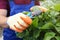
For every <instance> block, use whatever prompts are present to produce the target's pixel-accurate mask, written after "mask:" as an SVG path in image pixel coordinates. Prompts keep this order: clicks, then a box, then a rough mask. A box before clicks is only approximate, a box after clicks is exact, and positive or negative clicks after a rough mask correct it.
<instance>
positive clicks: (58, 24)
mask: <svg viewBox="0 0 60 40" xmlns="http://www.w3.org/2000/svg"><path fill="white" fill-rule="evenodd" d="M45 5H46V6H45V7H47V8H48V9H49V10H48V11H47V12H44V13H41V14H40V15H38V16H35V17H34V18H33V19H32V20H33V22H32V24H31V25H30V27H29V28H27V29H26V30H25V31H24V32H22V33H17V36H18V37H19V38H23V40H60V4H54V5H49V6H47V5H48V4H45Z"/></svg>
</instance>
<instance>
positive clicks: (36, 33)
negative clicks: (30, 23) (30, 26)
mask: <svg viewBox="0 0 60 40" xmlns="http://www.w3.org/2000/svg"><path fill="white" fill-rule="evenodd" d="M40 32H41V30H38V29H35V31H34V32H33V37H34V38H38V37H39V36H40Z"/></svg>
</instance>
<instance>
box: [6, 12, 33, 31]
mask: <svg viewBox="0 0 60 40" xmlns="http://www.w3.org/2000/svg"><path fill="white" fill-rule="evenodd" d="M31 23H32V19H31V18H30V17H28V16H27V15H25V14H22V13H18V14H15V15H13V16H10V17H8V19H7V24H8V25H9V28H10V29H12V30H14V31H16V32H23V31H24V30H25V29H26V28H28V26H29V25H30V24H31Z"/></svg>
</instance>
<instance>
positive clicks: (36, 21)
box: [32, 17, 39, 27]
mask: <svg viewBox="0 0 60 40" xmlns="http://www.w3.org/2000/svg"><path fill="white" fill-rule="evenodd" d="M38 21H39V19H38V17H36V18H35V19H34V20H33V22H32V25H33V26H34V27H38Z"/></svg>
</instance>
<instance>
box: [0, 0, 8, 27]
mask: <svg viewBox="0 0 60 40" xmlns="http://www.w3.org/2000/svg"><path fill="white" fill-rule="evenodd" d="M7 5H8V0H0V26H2V27H7V24H6V21H7V17H6V15H7V8H8V6H7Z"/></svg>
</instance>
